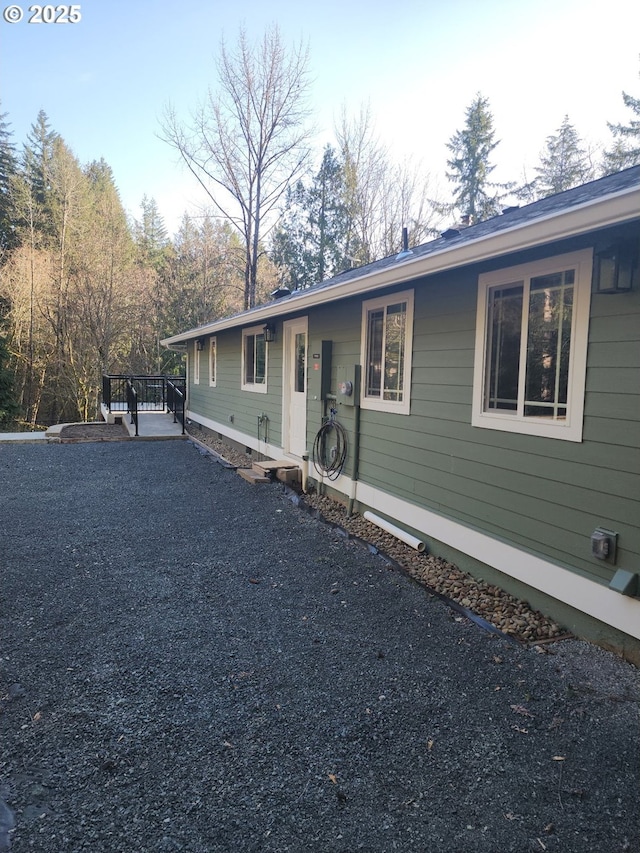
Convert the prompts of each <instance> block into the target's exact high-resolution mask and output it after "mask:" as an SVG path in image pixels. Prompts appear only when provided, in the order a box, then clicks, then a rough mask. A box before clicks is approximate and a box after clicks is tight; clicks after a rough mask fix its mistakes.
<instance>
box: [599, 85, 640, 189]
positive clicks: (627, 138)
mask: <svg viewBox="0 0 640 853" xmlns="http://www.w3.org/2000/svg"><path fill="white" fill-rule="evenodd" d="M622 100H623V101H624V105H625V106H626V107H628V108H629V109H630V110H631V112H632V113H633V115H634V116H635V118H631V119H630V121H629V123H628V124H611V123H608V125H609V130H610V131H611V133H612V134H613V138H614V141H613V146H612V147H611V149H610V150H609V151H605V155H604V163H603V171H604V173H605V174H607V175H608V174H611V173H612V172H619V171H620V170H621V169H627V168H629V167H630V166H637V165H638V164H640V98H633V97H632V96H631V95H628V94H627V93H626V92H623V93H622Z"/></svg>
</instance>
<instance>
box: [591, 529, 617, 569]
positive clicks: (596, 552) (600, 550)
mask: <svg viewBox="0 0 640 853" xmlns="http://www.w3.org/2000/svg"><path fill="white" fill-rule="evenodd" d="M617 544H618V534H617V533H614V532H613V530H605V529H604V527H596V529H595V530H594V531H593V533H592V534H591V556H592V557H595V558H596V559H597V560H606V561H607V562H608V563H615V561H616V548H617Z"/></svg>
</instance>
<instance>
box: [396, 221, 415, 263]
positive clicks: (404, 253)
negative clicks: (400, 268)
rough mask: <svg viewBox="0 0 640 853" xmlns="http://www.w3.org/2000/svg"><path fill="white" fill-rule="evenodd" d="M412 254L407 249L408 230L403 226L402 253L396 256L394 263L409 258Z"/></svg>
mask: <svg viewBox="0 0 640 853" xmlns="http://www.w3.org/2000/svg"><path fill="white" fill-rule="evenodd" d="M411 255H413V252H412V251H411V249H410V248H409V230H408V229H407V228H405V227H404V226H403V228H402V251H401V252H398V254H397V255H396V261H401V260H402V259H403V258H409V257H411Z"/></svg>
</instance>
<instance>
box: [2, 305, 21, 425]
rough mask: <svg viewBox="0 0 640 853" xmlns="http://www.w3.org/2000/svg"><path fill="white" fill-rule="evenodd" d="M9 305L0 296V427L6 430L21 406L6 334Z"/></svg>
mask: <svg viewBox="0 0 640 853" xmlns="http://www.w3.org/2000/svg"><path fill="white" fill-rule="evenodd" d="M8 312H9V305H8V302H7V300H6V299H2V298H0V429H2V430H6V429H9V428H11V427H12V426H13V424H14V422H15V421H16V420H17V418H18V415H19V411H20V407H19V406H18V403H17V402H16V399H15V392H14V386H13V379H14V376H13V371H12V370H11V369H10V367H9V349H8V347H7V339H6V336H5V326H6V317H7V314H8Z"/></svg>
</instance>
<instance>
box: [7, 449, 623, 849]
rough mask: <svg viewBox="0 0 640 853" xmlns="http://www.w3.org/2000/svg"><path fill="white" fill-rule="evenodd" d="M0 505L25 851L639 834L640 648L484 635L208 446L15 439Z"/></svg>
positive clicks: (18, 830) (18, 826)
mask: <svg viewBox="0 0 640 853" xmlns="http://www.w3.org/2000/svg"><path fill="white" fill-rule="evenodd" d="M0 508H1V522H0V524H1V542H0V559H1V565H2V569H1V571H2V574H1V578H0V594H1V604H0V607H1V629H2V630H1V633H2V637H1V643H2V645H1V648H0V655H1V661H0V726H1V729H2V731H1V742H0V757H1V765H0V827H4V829H6V827H7V826H8V825H9V824H10V823H11V822H12V821H14V822H15V828H14V829H13V830H11V832H10V833H9V835H10V838H11V845H12V846H11V850H12V851H15V853H22V851H43V853H60V852H61V851H64V853H69V851H80V850H82V851H91V853H101V851H104V853H116V852H117V853H119V852H120V851H122V853H125V851H126V853H132V851H133V852H134V853H138V852H139V851H153V853H156V851H157V853H161V851H190V853H204V851H229V853H236V851H239V852H240V853H243V852H244V851H256V853H257V852H258V851H260V852H261V853H262V851H265V853H266V852H267V851H273V853H275V851H279V852H280V851H282V852H284V851H294V853H301V852H302V851H322V853H324V851H340V853H353V851H358V850H363V851H370V853H374V851H380V853H388V851H389V853H390V851H407V853H409V851H411V853H421V851H429V853H440V851H442V853H444V851H447V853H466V851H469V853H471V851H473V853H507V851H514V853H526V851H536V853H543V851H558V853H572V851H575V853H585V851H589V853H614V852H615V851H624V850H626V851H632V853H636V851H638V850H639V849H640V827H639V821H640V818H639V815H640V809H639V803H638V798H639V793H638V792H639V791H640V761H639V742H640V738H639V729H640V726H639V717H638V709H639V699H640V687H639V683H638V670H637V669H635V668H634V667H632V666H631V665H628V664H625V663H623V662H621V661H620V660H618V659H617V658H615V657H614V656H612V655H610V654H608V653H606V652H603V651H602V650H600V649H597V648H595V647H592V646H588V645H587V644H584V643H581V642H578V641H573V640H570V641H564V642H562V643H557V644H555V645H553V646H549V647H548V649H547V652H546V653H542V652H541V651H536V650H535V649H524V648H522V647H520V646H517V645H515V644H514V643H512V642H507V641H505V640H503V639H501V638H499V637H496V636H494V635H490V634H488V633H485V632H483V631H482V630H481V629H480V628H478V627H477V626H476V625H474V624H472V623H471V622H468V621H467V620H465V619H463V618H462V617H460V616H459V615H457V614H456V613H455V612H453V611H451V610H450V609H448V608H447V607H446V606H445V605H444V604H442V603H441V602H440V601H439V600H436V599H434V598H431V597H430V596H429V595H428V594H427V593H426V592H425V591H424V590H423V589H422V588H421V587H419V586H418V585H416V584H415V583H414V582H412V581H411V580H410V579H408V578H407V577H406V576H404V575H402V574H400V573H398V572H394V571H391V570H390V569H389V568H388V567H387V565H386V564H385V563H384V562H383V561H382V559H381V558H380V557H377V556H374V555H372V554H370V553H369V552H368V551H367V550H366V549H365V548H363V547H362V546H361V545H358V544H357V543H354V542H351V541H347V540H345V539H344V538H343V537H341V536H339V535H338V534H337V533H336V532H335V531H333V530H330V529H329V528H327V527H326V526H324V525H323V524H322V523H321V522H320V521H318V520H315V519H313V518H311V516H310V515H308V514H305V513H304V512H303V511H302V510H300V509H299V508H297V507H296V506H294V504H293V503H292V502H291V501H289V500H287V499H286V497H285V496H284V495H283V493H282V491H281V490H280V487H279V486H278V485H275V484H274V485H270V486H260V487H254V486H250V485H248V484H247V483H245V482H244V481H243V480H241V479H240V478H239V477H238V476H237V475H236V474H235V473H234V472H232V471H229V470H226V469H224V468H223V467H222V466H220V465H217V464H216V463H215V462H214V461H212V459H211V457H207V456H205V455H203V454H202V453H200V452H198V450H197V449H196V448H195V447H194V446H193V445H192V444H191V443H189V442H179V441H176V442H160V443H152V442H122V443H88V444H78V445H40V444H38V445H0ZM2 800H4V802H5V803H6V806H7V807H3V803H2ZM6 849H8V846H7V833H6V831H3V830H2V829H0V850H6Z"/></svg>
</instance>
